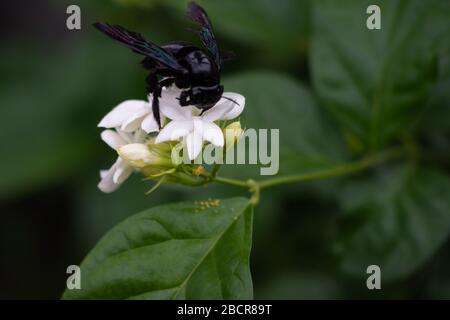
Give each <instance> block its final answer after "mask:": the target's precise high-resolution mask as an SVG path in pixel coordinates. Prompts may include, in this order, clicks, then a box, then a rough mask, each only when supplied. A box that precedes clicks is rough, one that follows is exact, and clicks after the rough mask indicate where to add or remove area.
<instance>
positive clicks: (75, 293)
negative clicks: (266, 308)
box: [63, 198, 253, 299]
mask: <svg viewBox="0 0 450 320" xmlns="http://www.w3.org/2000/svg"><path fill="white" fill-rule="evenodd" d="M252 216H253V209H252V207H251V206H250V204H249V201H248V200H247V199H244V198H231V199H227V200H210V201H197V202H182V203H176V204H169V205H163V206H159V207H155V208H152V209H149V210H146V211H144V212H142V213H139V214H136V215H134V216H132V217H130V218H128V219H126V220H125V221H124V222H122V223H120V224H118V225H117V226H116V227H114V228H113V229H112V230H111V231H110V232H109V233H107V234H106V235H105V236H104V237H103V239H102V240H100V242H99V243H98V244H97V246H96V247H95V248H94V249H93V250H92V251H91V252H90V253H89V255H88V256H87V257H86V259H85V260H84V262H83V263H82V265H81V289H80V290H69V289H67V290H66V291H65V293H64V295H63V298H64V299H251V298H252V296H253V289H252V281H251V276H250V270H249V255H250V249H251V234H252Z"/></svg>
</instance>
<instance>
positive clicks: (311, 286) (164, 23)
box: [0, 0, 450, 299]
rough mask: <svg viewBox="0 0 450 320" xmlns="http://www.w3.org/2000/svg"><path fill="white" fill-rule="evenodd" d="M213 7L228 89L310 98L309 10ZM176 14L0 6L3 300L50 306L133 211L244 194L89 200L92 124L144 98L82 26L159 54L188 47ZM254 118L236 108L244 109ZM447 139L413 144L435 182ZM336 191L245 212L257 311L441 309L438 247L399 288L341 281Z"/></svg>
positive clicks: (141, 4)
mask: <svg viewBox="0 0 450 320" xmlns="http://www.w3.org/2000/svg"><path fill="white" fill-rule="evenodd" d="M222 2H223V8H222V7H221V6H220V4H219V1H210V3H209V4H208V1H203V2H202V3H205V7H206V8H207V9H209V10H208V11H209V12H210V15H211V18H212V20H213V23H214V24H215V26H216V31H217V38H218V39H219V42H220V45H221V47H222V48H224V49H230V50H233V51H234V52H235V53H236V55H237V58H236V59H235V60H234V61H232V62H229V63H227V65H226V67H225V69H224V75H225V76H227V75H234V74H236V73H238V72H243V71H249V70H266V71H267V70H269V71H274V72H280V73H283V74H288V75H289V76H290V77H291V78H294V79H296V80H298V81H301V82H303V83H306V85H307V86H309V85H310V82H311V75H310V68H309V65H310V64H309V61H310V58H311V57H310V51H309V50H310V40H311V37H312V35H311V34H312V32H311V28H312V27H311V20H312V19H313V14H312V11H313V8H312V7H313V2H314V1H294V0H285V1H258V0H249V1H222ZM225 2H226V4H225ZM347 2H348V1H347ZM444 2H445V1H444ZM185 3H186V2H185V1H168V2H165V1H156V0H153V1H137V0H121V1H119V0H117V1H112V0H111V1H49V0H40V1H24V0H20V1H2V2H1V3H0V12H1V19H0V39H1V42H0V43H1V45H0V48H1V50H0V66H1V67H0V70H1V79H0V105H1V107H0V121H1V124H0V128H1V129H0V132H1V139H0V140H1V142H0V149H1V157H0V170H1V171H0V172H1V175H0V200H1V204H0V217H1V221H0V298H2V299H15V298H25V299H36V298H40V299H58V298H59V297H60V294H61V293H62V291H63V289H64V288H65V281H66V276H67V275H66V273H65V271H66V267H67V266H68V265H71V264H79V263H80V262H81V260H82V258H83V257H84V256H85V255H86V253H87V252H88V251H89V250H90V249H91V248H92V247H93V246H94V245H95V243H96V242H97V241H98V239H99V238H100V237H101V236H102V235H103V234H104V233H105V232H106V231H107V230H108V229H110V228H111V227H112V226H113V225H115V224H116V223H117V222H119V221H121V220H123V219H124V218H125V217H127V216H129V215H131V214H133V213H136V212H138V211H140V210H142V209H145V208H147V207H151V206H154V205H156V204H162V203H167V202H170V201H178V200H183V199H192V198H194V199H200V198H207V197H208V196H211V195H214V196H218V195H224V196H225V195H227V196H228V195H240V194H242V190H236V189H233V188H231V189H230V188H224V187H220V186H217V187H210V188H208V189H206V188H199V189H189V188H184V187H173V186H168V187H163V188H160V189H159V190H158V191H157V192H155V193H153V194H152V195H151V196H144V193H145V191H146V190H147V189H148V188H149V187H150V186H149V185H148V184H144V183H142V182H141V181H140V178H139V177H136V176H134V177H133V178H132V179H130V180H129V181H126V183H125V184H124V185H123V186H122V187H121V188H120V189H119V190H118V191H117V192H115V193H113V194H110V195H106V194H102V193H101V192H100V191H99V190H98V189H97V187H96V185H97V183H98V179H99V177H98V171H99V169H103V168H107V167H109V165H110V164H112V161H113V159H114V158H115V155H114V152H113V151H112V150H110V149H109V148H108V147H107V146H106V145H105V144H104V143H103V142H102V141H101V139H100V136H99V134H100V131H101V130H100V129H99V128H96V125H97V123H98V122H99V120H100V119H101V118H102V116H103V115H104V114H106V112H108V111H109V110H110V109H111V108H112V107H113V106H115V105H116V104H118V103H119V102H120V101H123V100H126V99H129V98H136V99H142V98H144V97H145V85H144V78H145V76H146V74H145V71H144V70H143V69H141V68H140V66H139V64H138V62H139V57H137V56H135V55H134V54H131V53H130V52H129V51H127V50H125V49H123V48H122V47H121V46H119V45H117V44H116V43H114V42H113V41H110V40H109V39H107V38H106V37H104V36H103V35H101V34H100V33H98V32H97V31H96V30H94V28H93V27H92V26H91V25H92V23H93V22H95V21H98V20H101V21H109V22H112V23H117V24H122V25H125V26H127V27H129V28H130V29H133V30H142V32H143V33H144V34H145V35H146V36H148V37H149V38H151V39H152V40H153V41H154V42H156V43H164V42H168V41H171V40H190V41H197V39H196V37H195V35H194V34H192V33H190V32H189V31H187V30H186V29H187V28H188V27H192V25H191V24H189V22H188V20H187V18H186V17H185V16H184V8H185ZM69 4H78V5H80V7H81V13H82V30H81V31H77V30H74V31H69V30H67V29H66V26H65V25H66V18H67V15H66V7H67V5H69ZM343 6H345V4H343ZM293 8H295V9H296V10H293ZM362 14H364V12H363V13H362ZM448 17H450V15H448ZM448 20H450V19H448ZM446 39H447V40H445V39H443V40H442V41H448V38H446ZM330 72H331V71H330ZM447 83H448V82H447ZM448 90H450V86H449V87H447V89H445V90H444V91H448ZM445 99H447V98H445ZM446 101H447V103H448V100H446ZM447 106H448V104H447ZM255 107H256V106H254V105H252V104H251V101H248V102H247V108H255ZM446 110H448V108H447V109H446ZM446 112H447V114H449V113H448V111H446ZM438 115H439V114H438ZM441 115H442V116H441V117H439V116H438V117H435V118H430V120H428V121H430V123H431V125H430V126H429V128H433V127H434V124H435V121H436V122H437V121H439V118H442V117H444V118H445V113H443V114H442V113H441ZM436 118H437V119H436ZM441 120H442V119H441ZM289 125H292V124H286V126H289ZM447 128H448V127H447ZM282 130H283V129H282ZM448 133H449V131H448V129H446V130H444V134H443V133H442V132H437V133H433V134H432V135H431V138H430V135H429V134H428V133H427V134H423V135H420V136H419V138H418V141H420V142H423V145H424V146H425V147H428V146H430V145H432V146H433V147H434V146H435V145H438V147H439V148H438V150H439V151H440V153H438V154H439V156H438V161H437V162H436V163H438V164H436V165H435V166H439V167H440V168H441V169H442V170H443V171H444V172H445V171H446V172H448V168H449V166H448V163H449V162H448V160H449V158H448V146H449V143H448V141H449V140H448ZM430 139H431V142H430ZM281 165H283V164H281ZM433 166H434V164H433ZM334 188H336V185H335V184H334V182H333V181H330V182H321V183H315V184H306V185H301V186H291V187H282V188H276V189H273V190H270V191H267V192H265V193H264V194H263V200H262V203H261V204H260V207H259V208H257V210H256V212H255V233H254V246H253V253H252V260H251V261H252V265H251V268H252V273H253V278H254V285H255V298H268V299H271V298H276V299H303V298H312V299H316V298H317V299H329V298H334V299H347V298H397V299H403V298H450V273H449V271H448V270H450V256H449V254H448V252H449V249H450V242H449V241H448V240H446V242H444V243H443V244H441V245H439V246H438V247H437V248H436V250H434V251H432V252H431V251H430V253H429V258H428V259H427V260H426V261H425V262H424V263H422V264H420V265H419V266H418V267H417V268H415V270H414V272H412V273H410V274H408V276H406V277H403V278H400V279H395V280H393V281H391V282H389V283H387V284H384V283H383V290H381V291H369V290H367V289H366V285H365V277H366V274H365V272H364V270H362V272H361V276H360V277H354V276H353V275H349V274H347V273H345V272H343V271H342V269H341V268H340V267H339V262H338V259H337V257H336V252H335V239H336V236H337V234H338V233H339V232H338V231H339V224H338V218H339V215H340V210H341V206H340V204H339V203H338V200H336V199H335V197H333V196H330V194H332V193H333V192H334V191H333V190H334ZM381 188H382V187H381ZM318 190H320V191H318ZM448 214H450V212H448ZM380 236H382V235H380ZM446 238H447V237H446ZM374 263H376V262H374Z"/></svg>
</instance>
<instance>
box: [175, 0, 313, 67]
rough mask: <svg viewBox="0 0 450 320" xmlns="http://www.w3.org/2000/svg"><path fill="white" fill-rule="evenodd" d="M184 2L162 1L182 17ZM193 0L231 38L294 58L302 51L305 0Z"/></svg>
mask: <svg viewBox="0 0 450 320" xmlns="http://www.w3.org/2000/svg"><path fill="white" fill-rule="evenodd" d="M187 2H188V1H178V0H176V1H174V0H172V1H166V3H169V4H170V5H172V6H174V7H177V8H178V10H179V11H180V12H182V13H183V16H184V12H185V11H186V4H187ZM196 2H197V3H198V4H200V5H201V6H203V7H204V8H205V10H206V11H207V12H208V15H209V16H210V19H211V21H212V23H213V26H214V29H215V31H217V32H218V33H220V34H224V35H226V36H228V37H229V38H230V40H232V41H238V42H241V43H242V44H244V45H245V46H253V47H256V48H264V49H266V50H267V51H268V52H271V53H272V54H273V53H274V52H276V53H277V54H279V55H283V56H294V57H295V55H298V54H299V53H302V52H304V51H305V50H304V49H305V42H306V38H307V37H308V35H309V29H310V19H309V17H310V11H311V10H310V7H311V5H310V1H309V0H284V1H281V2H278V3H277V4H276V5H274V3H273V1H272V0H246V1H240V0H228V1H221V0H207V1H205V0H200V1H196ZM249 17H251V18H249ZM261 54H264V52H260V55H261ZM272 57H273V55H272ZM255 58H257V57H255Z"/></svg>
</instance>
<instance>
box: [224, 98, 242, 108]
mask: <svg viewBox="0 0 450 320" xmlns="http://www.w3.org/2000/svg"><path fill="white" fill-rule="evenodd" d="M222 98H224V99H227V100H228V101H231V102H233V103H234V104H237V105H238V106H240V104H239V103H237V102H236V101H235V100H233V99H231V98H228V97H225V96H222Z"/></svg>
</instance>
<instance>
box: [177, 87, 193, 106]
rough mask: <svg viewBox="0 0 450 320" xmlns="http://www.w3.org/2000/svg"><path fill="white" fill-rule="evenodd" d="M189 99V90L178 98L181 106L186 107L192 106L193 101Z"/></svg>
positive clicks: (182, 92)
mask: <svg viewBox="0 0 450 320" xmlns="http://www.w3.org/2000/svg"><path fill="white" fill-rule="evenodd" d="M188 99H189V90H184V91H181V94H180V97H179V98H178V100H180V106H182V107H186V106H189V105H191V101H189V100H188Z"/></svg>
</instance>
